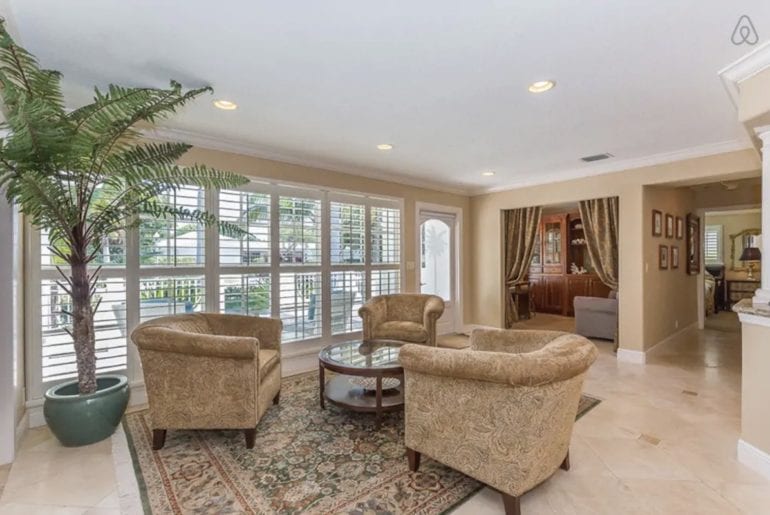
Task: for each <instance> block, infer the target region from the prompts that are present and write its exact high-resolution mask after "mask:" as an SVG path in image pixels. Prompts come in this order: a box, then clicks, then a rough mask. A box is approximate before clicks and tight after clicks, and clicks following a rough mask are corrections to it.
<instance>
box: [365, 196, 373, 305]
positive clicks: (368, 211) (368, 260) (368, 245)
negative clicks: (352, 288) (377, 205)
mask: <svg viewBox="0 0 770 515" xmlns="http://www.w3.org/2000/svg"><path fill="white" fill-rule="evenodd" d="M371 297H372V206H371V204H370V203H369V202H367V203H366V207H365V210H364V300H366V299H370V298H371Z"/></svg>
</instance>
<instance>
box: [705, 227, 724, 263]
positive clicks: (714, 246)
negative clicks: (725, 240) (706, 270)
mask: <svg viewBox="0 0 770 515" xmlns="http://www.w3.org/2000/svg"><path fill="white" fill-rule="evenodd" d="M703 255H704V259H705V261H706V263H714V264H722V262H723V260H722V226H721V225H707V226H706V234H705V239H704V241H703Z"/></svg>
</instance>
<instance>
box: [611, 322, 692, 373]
mask: <svg viewBox="0 0 770 515" xmlns="http://www.w3.org/2000/svg"><path fill="white" fill-rule="evenodd" d="M697 327H698V322H697V320H696V321H695V322H693V323H691V324H689V325H687V326H685V327H683V328H682V329H680V330H678V331H677V332H675V333H673V334H670V335H668V336H666V337H665V338H663V339H662V340H660V341H659V342H658V343H656V344H655V345H653V346H652V347H650V348H649V349H647V350H643V351H642V350H632V349H624V348H622V347H621V348H620V349H618V358H617V359H618V361H622V362H623V363H633V364H636V365H644V364H646V363H647V357H648V356H651V355H653V354H654V353H655V352H657V351H659V350H660V349H662V348H663V347H665V346H666V345H667V344H669V343H671V342H672V341H674V340H675V339H676V338H678V337H679V336H681V335H682V334H684V333H686V332H687V331H690V330H692V329H696V328H697Z"/></svg>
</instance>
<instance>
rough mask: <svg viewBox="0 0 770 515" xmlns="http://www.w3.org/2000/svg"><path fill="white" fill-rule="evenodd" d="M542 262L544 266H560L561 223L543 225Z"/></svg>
mask: <svg viewBox="0 0 770 515" xmlns="http://www.w3.org/2000/svg"><path fill="white" fill-rule="evenodd" d="M543 233H544V238H543V262H544V263H545V264H546V265H560V264H561V259H562V256H561V223H559V222H549V223H546V224H544V230H543Z"/></svg>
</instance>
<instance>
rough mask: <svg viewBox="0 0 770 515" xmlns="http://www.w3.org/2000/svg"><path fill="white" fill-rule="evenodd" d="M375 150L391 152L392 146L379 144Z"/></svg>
mask: <svg viewBox="0 0 770 515" xmlns="http://www.w3.org/2000/svg"><path fill="white" fill-rule="evenodd" d="M377 150H393V145H391V144H390V143H380V144H379V145H377Z"/></svg>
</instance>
